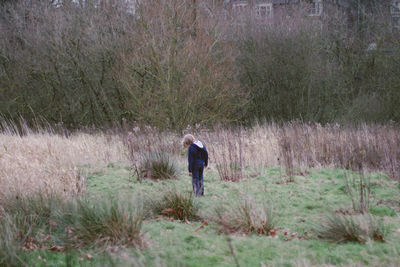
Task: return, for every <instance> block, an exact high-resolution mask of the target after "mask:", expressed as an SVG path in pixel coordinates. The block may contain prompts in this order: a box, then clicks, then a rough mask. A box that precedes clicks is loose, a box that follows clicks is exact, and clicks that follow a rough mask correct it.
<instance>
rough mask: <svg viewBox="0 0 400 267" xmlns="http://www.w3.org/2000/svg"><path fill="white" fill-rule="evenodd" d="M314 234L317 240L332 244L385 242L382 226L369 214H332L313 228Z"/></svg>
mask: <svg viewBox="0 0 400 267" xmlns="http://www.w3.org/2000/svg"><path fill="white" fill-rule="evenodd" d="M315 232H316V234H317V236H318V237H319V238H321V239H323V240H327V241H330V242H334V243H344V242H357V243H366V242H368V240H374V241H379V242H385V238H384V237H385V229H384V226H383V225H382V224H381V223H380V222H378V221H376V219H375V218H374V217H373V216H372V215H370V214H364V215H344V214H332V215H330V216H328V217H327V218H325V219H324V220H323V221H322V222H321V224H320V225H319V226H316V227H315Z"/></svg>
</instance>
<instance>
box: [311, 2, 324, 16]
mask: <svg viewBox="0 0 400 267" xmlns="http://www.w3.org/2000/svg"><path fill="white" fill-rule="evenodd" d="M321 15H322V0H314V1H313V2H312V3H311V7H310V16H321Z"/></svg>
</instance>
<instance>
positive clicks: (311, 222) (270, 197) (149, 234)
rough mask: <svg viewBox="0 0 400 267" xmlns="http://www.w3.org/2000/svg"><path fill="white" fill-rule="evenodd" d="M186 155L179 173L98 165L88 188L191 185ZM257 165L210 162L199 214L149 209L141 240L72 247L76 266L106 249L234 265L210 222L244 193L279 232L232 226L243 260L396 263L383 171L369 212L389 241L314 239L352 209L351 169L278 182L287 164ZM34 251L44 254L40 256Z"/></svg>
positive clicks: (146, 192)
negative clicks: (164, 175) (232, 178)
mask: <svg viewBox="0 0 400 267" xmlns="http://www.w3.org/2000/svg"><path fill="white" fill-rule="evenodd" d="M185 163H186V162H185V160H184V159H181V161H180V162H178V166H179V168H180V170H181V173H184V174H185V175H183V174H181V175H180V176H178V179H175V180H166V181H153V180H147V179H144V180H142V182H141V183H139V182H138V181H137V179H136V178H134V177H132V176H131V174H130V173H129V170H127V169H128V168H127V166H124V165H123V164H121V163H113V164H109V165H108V167H107V166H106V167H104V169H103V171H101V172H99V173H93V174H91V175H90V176H89V177H88V187H87V195H88V197H89V198H97V197H101V198H104V199H107V198H114V197H117V196H118V197H119V198H122V199H125V200H126V201H128V202H132V199H146V198H147V199H148V198H150V199H159V198H160V197H161V196H162V195H163V193H164V192H165V191H166V190H167V189H168V188H175V189H176V190H177V191H179V192H183V193H185V192H190V191H191V188H192V187H191V178H190V177H189V176H188V175H187V174H186V166H185ZM259 171H260V174H259V175H257V176H256V177H254V178H247V179H245V180H242V181H240V182H237V183H233V182H223V181H220V179H219V177H218V174H217V172H216V170H215V169H211V170H207V171H206V172H205V181H204V184H205V196H204V197H199V198H195V199H194V201H195V202H196V205H198V207H199V213H198V214H199V216H200V217H201V218H202V221H192V222H189V223H185V222H182V221H180V220H175V219H172V218H167V217H165V216H163V217H154V216H153V217H149V218H148V219H146V220H145V221H143V224H142V232H143V233H144V235H143V239H144V243H145V246H144V247H143V248H141V249H138V248H134V247H132V248H123V247H120V248H119V249H118V252H110V251H108V250H106V251H105V252H104V251H101V250H96V248H93V247H92V248H90V249H89V248H87V249H85V248H83V249H81V250H74V251H73V253H72V254H71V255H73V256H72V258H73V261H74V262H75V263H74V264H73V266H74V265H76V266H86V265H94V266H96V265H100V262H101V258H104V257H106V258H107V259H108V260H106V261H103V262H104V265H106V266H112V265H116V266H124V265H126V266H129V265H131V264H132V261H138V262H139V263H140V264H143V265H144V266H234V265H235V261H234V257H233V255H232V253H231V250H230V248H229V244H228V241H227V237H226V235H225V234H223V233H220V232H219V229H220V227H219V225H217V224H215V223H213V222H212V218H214V217H213V216H215V208H216V207H218V206H229V205H230V206H232V205H231V204H235V203H238V201H239V200H240V199H242V198H243V197H246V196H251V197H252V199H254V200H255V201H256V202H258V203H270V204H271V205H272V206H273V210H274V226H275V227H277V228H279V234H278V235H277V236H275V237H274V236H272V237H271V236H265V235H258V234H245V233H236V234H232V235H231V240H232V241H231V244H232V246H233V250H234V255H235V256H236V258H237V259H238V262H239V264H240V266H260V265H261V264H266V265H268V266H324V265H337V266H398V265H400V249H399V248H400V233H398V232H396V230H397V229H399V228H400V220H399V215H400V214H398V213H397V211H396V210H395V209H393V208H392V207H391V206H390V205H387V204H385V203H392V202H393V201H394V200H397V201H399V200H400V193H399V189H398V188H397V187H396V182H395V181H393V180H390V179H389V178H388V177H387V176H386V175H384V174H382V173H373V174H371V183H372V184H373V186H372V191H373V196H372V198H371V205H370V212H371V213H372V214H373V215H374V216H375V217H376V218H377V219H379V220H381V221H383V222H384V224H385V225H386V228H387V229H388V233H387V235H386V236H385V240H386V242H385V243H380V242H375V241H369V242H367V243H366V244H358V243H352V242H350V243H345V244H334V243H330V242H327V241H324V240H320V239H318V238H317V237H316V235H315V233H312V231H313V229H314V228H313V227H314V226H315V224H318V223H321V222H322V221H323V219H324V218H326V217H327V216H328V215H329V214H330V213H331V212H332V211H335V210H340V209H341V210H351V199H350V197H349V195H348V194H346V193H345V192H344V188H345V178H346V175H349V174H350V172H349V171H345V170H340V169H321V170H319V169H311V170H308V171H309V172H308V174H306V175H305V176H295V177H294V181H295V182H294V183H288V184H283V183H282V181H283V178H282V175H284V172H283V171H281V170H279V169H278V168H266V169H263V170H259ZM136 204H138V203H136ZM140 204H141V205H142V204H143V203H140ZM143 205H144V204H143ZM204 221H206V222H207V223H204ZM284 229H286V231H288V232H289V234H292V233H296V234H295V236H296V237H295V238H287V236H286V235H284V234H283V231H284ZM298 237H300V238H298ZM288 239H289V240H288ZM88 251H89V252H88ZM86 253H91V254H92V255H93V258H92V259H87V258H86V257H85V254H86ZM64 254H65V253H59V252H56V253H55V252H50V251H31V252H28V255H30V256H29V258H30V259H31V260H32V261H33V264H32V265H33V266H35V265H36V266H39V265H40V266H46V265H47V266H63V264H64V265H65V263H66V257H65V255H64ZM26 255H27V254H26V253H25V256H26ZM38 255H40V256H41V258H42V259H46V260H47V262H46V263H43V261H42V260H39V259H38ZM39 262H40V263H41V264H39ZM140 264H139V266H140Z"/></svg>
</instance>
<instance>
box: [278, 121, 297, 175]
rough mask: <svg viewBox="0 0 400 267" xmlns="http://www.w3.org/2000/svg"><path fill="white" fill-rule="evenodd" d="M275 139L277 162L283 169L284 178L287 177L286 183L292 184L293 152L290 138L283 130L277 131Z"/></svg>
mask: <svg viewBox="0 0 400 267" xmlns="http://www.w3.org/2000/svg"><path fill="white" fill-rule="evenodd" d="M277 139H278V144H279V159H278V161H279V162H281V164H282V165H283V167H284V168H285V172H286V176H287V177H288V180H287V182H294V163H293V161H294V151H293V146H292V143H291V142H290V136H289V135H288V134H287V133H286V131H285V128H282V129H281V131H279V135H278V137H277Z"/></svg>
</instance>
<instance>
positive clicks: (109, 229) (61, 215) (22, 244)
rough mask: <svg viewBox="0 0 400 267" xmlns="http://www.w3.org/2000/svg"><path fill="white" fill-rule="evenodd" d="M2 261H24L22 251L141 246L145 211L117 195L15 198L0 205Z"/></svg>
mask: <svg viewBox="0 0 400 267" xmlns="http://www.w3.org/2000/svg"><path fill="white" fill-rule="evenodd" d="M0 210H1V211H0V240H1V241H0V246H1V252H0V263H2V266H3V264H4V265H6V266H7V265H10V266H14V265H15V263H17V262H20V261H23V260H22V259H19V256H18V255H19V254H20V252H21V251H30V250H34V249H44V250H51V251H62V252H63V251H66V250H67V248H68V247H74V248H83V247H87V246H89V247H107V246H114V245H124V246H141V245H142V242H141V225H142V215H141V212H140V211H139V210H137V209H135V208H134V207H131V206H129V205H128V204H126V202H121V201H117V200H101V201H97V200H86V199H65V198H61V197H58V196H56V195H53V196H51V197H50V196H47V195H39V196H32V197H18V198H10V199H8V200H7V201H4V202H2V203H1V206H0Z"/></svg>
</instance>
